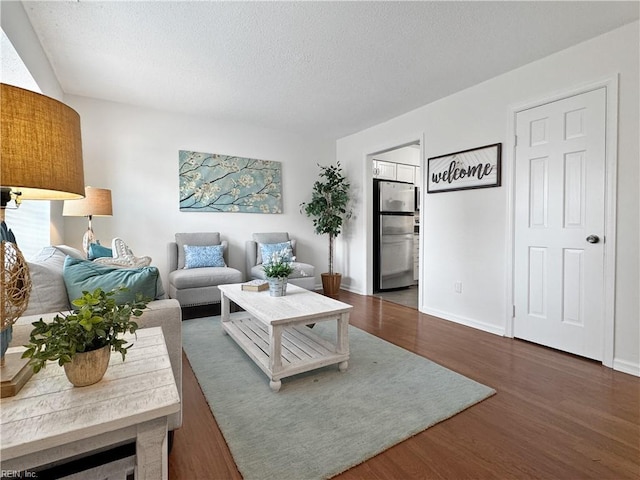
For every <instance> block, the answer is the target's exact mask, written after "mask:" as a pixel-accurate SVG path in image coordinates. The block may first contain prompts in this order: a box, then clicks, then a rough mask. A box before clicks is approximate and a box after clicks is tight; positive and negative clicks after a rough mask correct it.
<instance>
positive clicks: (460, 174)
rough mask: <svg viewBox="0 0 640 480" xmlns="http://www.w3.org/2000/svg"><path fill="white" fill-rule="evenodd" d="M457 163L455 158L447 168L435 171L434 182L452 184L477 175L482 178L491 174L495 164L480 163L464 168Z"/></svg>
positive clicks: (432, 179) (432, 176) (479, 178)
mask: <svg viewBox="0 0 640 480" xmlns="http://www.w3.org/2000/svg"><path fill="white" fill-rule="evenodd" d="M456 163H457V162H456V161H455V160H453V161H451V163H450V164H449V168H448V169H447V170H444V171H441V172H437V173H433V174H432V175H431V181H432V182H433V183H440V182H446V183H449V184H451V183H453V182H455V181H456V180H461V179H463V178H471V177H476V178H477V179H478V180H482V179H483V178H484V177H485V176H487V175H491V172H493V165H491V164H490V163H479V164H477V165H473V166H471V165H470V166H468V167H463V168H460V167H456Z"/></svg>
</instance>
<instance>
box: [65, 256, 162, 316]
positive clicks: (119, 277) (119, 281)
mask: <svg viewBox="0 0 640 480" xmlns="http://www.w3.org/2000/svg"><path fill="white" fill-rule="evenodd" d="M62 276H63V278H64V283H65V286H66V287H67V296H68V297H69V303H71V302H72V301H73V300H75V299H76V298H79V297H81V296H82V292H83V291H87V292H93V291H94V290H95V289H96V288H101V289H102V290H104V291H105V292H108V291H110V290H113V289H114V288H118V287H120V286H124V287H126V289H127V290H124V291H121V292H118V293H117V294H116V296H115V297H114V298H115V300H116V302H117V303H118V304H122V303H126V302H130V301H133V300H135V298H136V294H138V293H140V294H142V296H143V297H144V298H147V299H154V298H156V297H157V291H156V288H157V287H156V285H157V282H158V277H159V272H158V269H157V268H156V267H141V268H117V267H108V266H106V265H100V264H96V263H94V262H91V261H89V260H80V259H78V258H72V257H67V258H66V259H65V261H64V270H63V271H62Z"/></svg>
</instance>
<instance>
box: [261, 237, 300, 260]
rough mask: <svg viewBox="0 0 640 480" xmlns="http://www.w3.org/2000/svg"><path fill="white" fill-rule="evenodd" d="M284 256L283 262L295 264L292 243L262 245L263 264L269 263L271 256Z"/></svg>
mask: <svg viewBox="0 0 640 480" xmlns="http://www.w3.org/2000/svg"><path fill="white" fill-rule="evenodd" d="M283 252H284V254H283V257H282V260H283V261H285V262H293V248H291V241H288V242H282V243H261V244H260V255H262V263H269V262H270V261H271V256H272V255H273V254H274V253H276V254H282V253H283Z"/></svg>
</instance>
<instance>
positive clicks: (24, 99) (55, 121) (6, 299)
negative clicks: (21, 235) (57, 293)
mask: <svg viewBox="0 0 640 480" xmlns="http://www.w3.org/2000/svg"><path fill="white" fill-rule="evenodd" d="M0 87H1V90H0V100H1V107H0V130H1V138H2V141H1V142H0V151H1V157H0V167H1V170H0V172H1V176H0V182H1V184H0V193H1V195H0V199H1V202H0V206H1V207H2V210H1V215H0V220H1V222H0V234H1V237H2V238H1V240H2V244H1V248H0V263H1V264H2V265H0V276H1V277H2V278H1V280H2V282H1V288H0V309H1V312H0V313H1V314H2V317H1V320H2V322H1V324H0V343H1V346H2V348H1V349H0V350H1V351H0V353H1V357H2V361H1V363H2V368H1V370H0V376H1V377H2V397H5V396H11V395H15V394H16V393H17V392H18V390H20V387H21V386H22V385H23V384H24V382H26V380H27V379H28V378H29V376H28V375H29V374H28V372H30V371H31V369H30V368H28V365H27V360H25V359H20V354H19V353H18V354H14V355H7V356H5V352H6V348H7V346H8V344H9V342H10V341H11V332H12V327H13V324H14V322H15V321H16V320H17V319H18V318H19V317H20V316H21V315H22V313H23V312H24V311H25V310H26V308H27V303H28V300H29V294H30V293H31V280H30V277H29V269H28V267H27V265H26V262H25V261H24V257H23V256H22V253H21V252H20V250H19V249H18V246H17V244H16V241H15V237H14V236H13V233H12V232H11V230H9V229H8V228H7V226H6V224H5V222H4V211H5V210H4V209H5V208H6V206H7V203H8V202H9V201H11V200H15V201H16V204H18V205H19V203H20V200H64V199H70V198H82V196H83V195H84V169H83V164H82V139H81V137H80V116H79V115H78V114H77V112H75V110H73V109H71V108H69V107H68V106H66V105H65V104H63V103H61V102H59V101H57V100H54V99H53V98H49V97H46V96H44V95H41V94H39V93H36V92H32V91H30V90H24V89H22V88H18V87H14V86H11V85H6V84H4V83H2V84H0Z"/></svg>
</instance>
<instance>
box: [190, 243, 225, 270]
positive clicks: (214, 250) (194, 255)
mask: <svg viewBox="0 0 640 480" xmlns="http://www.w3.org/2000/svg"><path fill="white" fill-rule="evenodd" d="M223 253H224V247H223V246H222V245H184V268H204V267H226V266H227V264H226V263H225V262H224V257H223V256H222V254H223Z"/></svg>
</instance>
